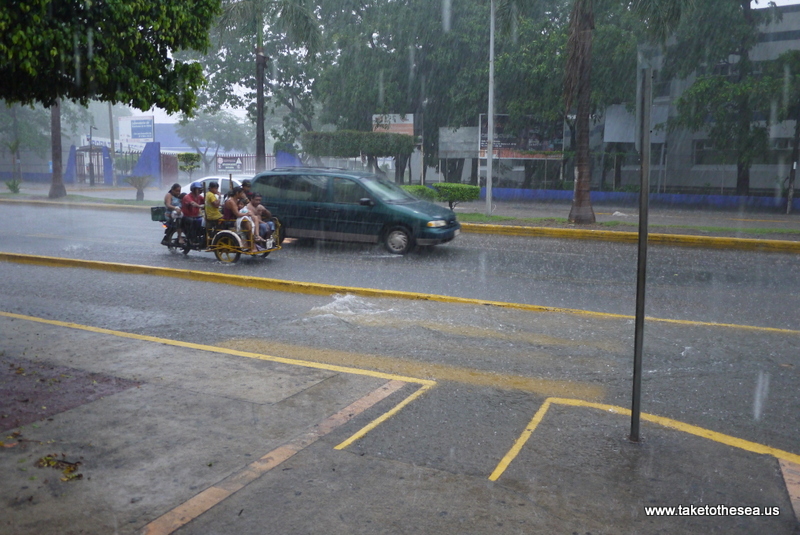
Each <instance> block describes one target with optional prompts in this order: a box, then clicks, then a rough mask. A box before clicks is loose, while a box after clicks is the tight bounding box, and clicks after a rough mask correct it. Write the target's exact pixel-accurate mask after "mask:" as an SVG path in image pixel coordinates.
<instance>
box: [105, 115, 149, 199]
mask: <svg viewBox="0 0 800 535" xmlns="http://www.w3.org/2000/svg"><path fill="white" fill-rule="evenodd" d="M108 128H109V130H110V131H111V144H110V145H109V151H108V156H109V158H110V159H111V183H112V184H113V185H114V186H116V185H117V173H116V169H114V109H113V105H112V104H111V103H110V102H109V103H108ZM153 128H155V125H154V126H153Z"/></svg>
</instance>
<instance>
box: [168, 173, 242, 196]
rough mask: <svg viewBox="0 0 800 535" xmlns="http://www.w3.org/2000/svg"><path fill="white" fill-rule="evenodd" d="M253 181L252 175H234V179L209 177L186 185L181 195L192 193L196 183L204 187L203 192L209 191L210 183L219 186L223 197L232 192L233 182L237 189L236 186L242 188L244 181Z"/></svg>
mask: <svg viewBox="0 0 800 535" xmlns="http://www.w3.org/2000/svg"><path fill="white" fill-rule="evenodd" d="M252 179H253V177H251V176H250V175H234V176H233V178H228V177H227V176H207V177H203V178H201V179H199V180H192V181H191V182H189V183H188V184H186V185H185V186H183V187H182V188H181V193H190V192H191V190H190V188H191V187H192V184H194V183H195V182H200V183H202V184H203V185H204V189H203V191H207V190H208V184H209V183H210V182H216V183H217V184H219V192H220V193H221V194H222V195H227V194H228V192H229V191H230V190H231V182H233V187H234V188H235V187H236V186H241V185H242V181H243V180H252Z"/></svg>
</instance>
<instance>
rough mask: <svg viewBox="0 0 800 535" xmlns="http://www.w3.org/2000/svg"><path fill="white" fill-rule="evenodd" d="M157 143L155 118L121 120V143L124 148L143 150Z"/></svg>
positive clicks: (146, 116)
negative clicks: (144, 147) (149, 144)
mask: <svg viewBox="0 0 800 535" xmlns="http://www.w3.org/2000/svg"><path fill="white" fill-rule="evenodd" d="M151 141H155V118H154V117H153V116H152V115H137V116H129V117H120V118H119V142H120V144H121V145H122V146H126V147H127V146H130V147H137V148H141V147H143V146H144V144H145V143H149V142H151Z"/></svg>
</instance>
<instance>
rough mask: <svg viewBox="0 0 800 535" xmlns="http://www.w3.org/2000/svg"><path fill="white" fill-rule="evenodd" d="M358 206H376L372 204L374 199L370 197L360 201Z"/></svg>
mask: <svg viewBox="0 0 800 535" xmlns="http://www.w3.org/2000/svg"><path fill="white" fill-rule="evenodd" d="M358 204H360V205H361V206H375V203H374V202H372V199H370V198H369V197H364V198H363V199H360V200H359V201H358Z"/></svg>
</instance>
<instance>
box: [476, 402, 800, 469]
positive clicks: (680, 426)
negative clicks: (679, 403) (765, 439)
mask: <svg viewBox="0 0 800 535" xmlns="http://www.w3.org/2000/svg"><path fill="white" fill-rule="evenodd" d="M551 404H554V405H567V406H571V407H585V408H591V409H597V410H601V411H605V412H610V413H612V414H620V415H623V416H630V415H631V411H630V409H626V408H625V407H619V406H616V405H606V404H604V403H594V402H591V401H584V400H581V399H567V398H547V399H546V400H545V401H544V403H543V404H542V407H541V408H540V409H539V410H538V411H537V412H536V415H535V416H534V419H533V420H531V423H530V424H528V427H527V428H526V429H525V431H523V432H522V434H521V435H520V437H519V438H518V439H517V441H516V442H515V443H514V445H513V446H512V448H511V449H510V450H509V452H508V453H507V454H506V455H505V456H504V457H503V459H502V460H501V461H500V463H499V464H498V465H497V467H496V468H495V469H494V471H493V472H492V474H491V475H490V476H489V479H491V480H492V481H496V480H497V479H498V478H499V477H500V476H501V475H502V474H503V472H504V471H505V469H506V468H507V467H508V465H509V464H511V461H513V460H514V458H515V457H516V456H517V455H519V452H520V451H521V450H522V446H524V445H525V443H526V442H527V441H528V439H529V438H530V436H531V434H532V432H533V430H534V429H536V426H538V425H539V422H541V420H542V418H544V414H545V412H547V409H548V408H549V407H550V405H551ZM537 417H538V419H537ZM641 419H642V420H644V421H647V422H652V423H655V424H658V425H661V426H663V427H667V428H670V429H675V430H677V431H682V432H684V433H688V434H690V435H695V436H698V437H702V438H707V439H709V440H713V441H714V442H718V443H720V444H725V445H726V446H731V447H734V448H738V449H741V450H745V451H749V452H752V453H758V454H762V455H772V456H773V457H775V458H776V459H779V460H784V461H788V462H791V463H795V464H800V455H798V454H796V453H791V452H788V451H784V450H780V449H777V448H773V447H770V446H765V445H763V444H758V443H756V442H750V441H749V440H744V439H741V438H737V437H733V436H731V435H726V434H724V433H718V432H716V431H711V430H710V429H705V428H702V427H698V426H696V425H691V424H687V423H684V422H679V421H678V420H673V419H672V418H665V417H663V416H656V415H654V414H648V413H644V412H643V413H641ZM529 430H530V432H529Z"/></svg>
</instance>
